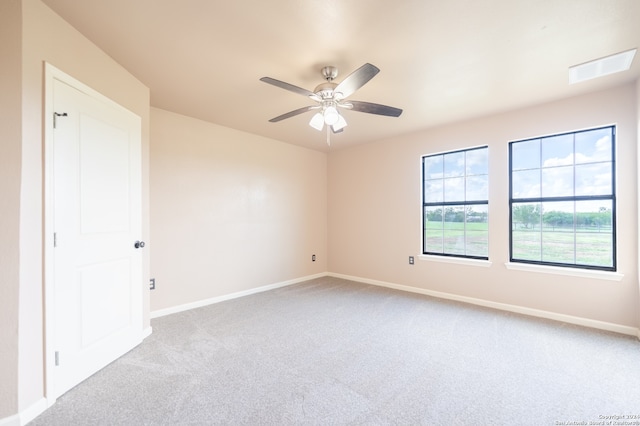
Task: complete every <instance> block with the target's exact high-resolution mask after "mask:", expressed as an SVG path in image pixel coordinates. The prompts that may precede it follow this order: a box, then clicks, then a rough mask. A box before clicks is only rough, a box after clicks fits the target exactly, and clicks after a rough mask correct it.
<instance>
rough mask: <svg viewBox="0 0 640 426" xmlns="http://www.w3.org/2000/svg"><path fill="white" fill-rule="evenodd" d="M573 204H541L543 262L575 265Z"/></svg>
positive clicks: (571, 202) (570, 202)
mask: <svg viewBox="0 0 640 426" xmlns="http://www.w3.org/2000/svg"><path fill="white" fill-rule="evenodd" d="M574 217H575V216H574V202H573V201H569V202H546V203H543V204H542V258H541V260H542V261H543V262H552V263H571V264H572V263H575V241H574V237H575V233H574V220H575V219H574Z"/></svg>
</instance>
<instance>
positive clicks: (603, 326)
mask: <svg viewBox="0 0 640 426" xmlns="http://www.w3.org/2000/svg"><path fill="white" fill-rule="evenodd" d="M327 275H328V276H330V277H335V278H342V279H345V280H351V281H358V282H361V283H365V284H371V285H376V286H380V287H387V288H392V289H395V290H402V291H407V292H410V293H419V294H424V295H427V296H432V297H437V298H440V299H448V300H455V301H458V302H464V303H470V304H472V305H478V306H484V307H487V308H493V309H499V310H502V311H509V312H515V313H518V314H523V315H530V316H534V317H538V318H546V319H551V320H555V321H561V322H566V323H570V324H575V325H580V326H584V327H591V328H597V329H599V330H606V331H613V332H615V333H620V334H627V335H630V336H636V337H638V339H640V329H638V328H635V327H629V326H626V325H620V324H614V323H610V322H605V321H598V320H594V319H589V318H582V317H575V316H572V315H565V314H559V313H556V312H549V311H543V310H539V309H533V308H527V307H524V306H518V305H510V304H508V303H500V302H492V301H490V300H484V299H476V298H474V297H467V296H459V295H457V294H451V293H444V292H440V291H433V290H427V289H423V288H418V287H411V286H407V285H401V284H394V283H389V282H385V281H378V280H372V279H368V278H361V277H354V276H351V275H344V274H335V273H331V272H329V273H328V274H327Z"/></svg>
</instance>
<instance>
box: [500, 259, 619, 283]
mask: <svg viewBox="0 0 640 426" xmlns="http://www.w3.org/2000/svg"><path fill="white" fill-rule="evenodd" d="M504 266H506V267H507V269H511V270H514V271H527V272H540V273H543V274H554V275H567V276H570V277H581V278H595V279H598V280H608V281H621V280H622V278H624V274H621V273H620V272H608V271H592V270H590V269H577V268H562V267H558V266H546V265H531V264H528V263H515V262H507V263H505V264H504Z"/></svg>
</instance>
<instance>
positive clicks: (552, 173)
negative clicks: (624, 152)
mask: <svg viewBox="0 0 640 426" xmlns="http://www.w3.org/2000/svg"><path fill="white" fill-rule="evenodd" d="M614 139H615V127H613V126H612V127H603V128H598V129H592V130H585V131H580V132H574V133H565V134H561V135H554V136H548V137H543V138H537V139H528V140H522V141H517V142H511V143H510V144H509V169H510V174H509V187H510V198H509V204H510V222H511V231H510V257H511V261H512V262H526V263H537V264H545V265H555V266H569V267H579V268H590V269H601V270H607V271H615V270H616V255H615V246H616V244H615V240H616V232H615V230H616V227H615V217H616V216H615V163H614V159H615V155H614V147H615V143H614Z"/></svg>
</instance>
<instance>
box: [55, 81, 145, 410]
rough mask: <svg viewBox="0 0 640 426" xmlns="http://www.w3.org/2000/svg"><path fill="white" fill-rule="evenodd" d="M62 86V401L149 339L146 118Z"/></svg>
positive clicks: (58, 257)
mask: <svg viewBox="0 0 640 426" xmlns="http://www.w3.org/2000/svg"><path fill="white" fill-rule="evenodd" d="M52 86H53V88H52V92H50V93H51V96H52V97H53V109H54V129H53V130H52V135H53V136H52V146H51V150H52V154H53V160H52V163H50V164H52V174H51V175H50V176H52V182H51V185H50V188H51V190H52V191H53V196H52V204H53V206H52V211H53V220H52V224H53V225H52V226H53V232H54V244H53V245H54V248H53V249H52V250H51V253H52V257H53V259H52V260H53V262H52V263H53V297H52V301H53V307H48V309H51V308H53V311H52V315H51V317H50V318H51V319H52V320H53V323H54V325H53V329H54V330H53V336H52V337H53V342H52V345H51V346H50V348H52V349H53V350H54V351H55V367H54V374H53V379H54V388H53V392H54V395H53V396H54V398H55V397H58V396H60V395H62V394H63V393H65V392H66V391H68V390H69V389H71V388H72V387H74V386H75V385H77V384H78V383H80V382H81V381H82V380H84V379H86V378H87V377H89V376H90V375H92V374H93V373H95V372H96V371H98V370H99V369H101V368H102V367H104V366H106V365H107V364H109V363H110V362H112V361H113V360H115V359H116V358H118V357H119V356H121V355H123V354H124V353H125V352H127V351H129V350H130V349H132V348H133V347H134V346H136V345H137V344H138V343H140V341H141V340H142V291H143V283H142V253H141V252H142V250H143V249H142V248H140V247H138V248H136V247H135V245H136V244H135V242H136V240H138V239H140V232H141V170H140V169H141V160H140V158H141V154H140V149H141V148H140V145H141V136H140V134H141V124H140V118H139V117H138V116H136V115H135V114H133V113H131V112H130V111H127V110H125V109H124V108H122V107H120V106H118V105H116V104H114V103H112V102H110V101H108V100H106V99H103V98H100V97H96V96H95V95H94V96H91V95H89V94H87V93H86V91H82V90H80V89H78V88H74V87H72V86H71V85H69V84H67V83H65V82H63V81H60V80H58V79H56V78H54V79H53V80H52ZM48 337H51V334H48Z"/></svg>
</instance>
